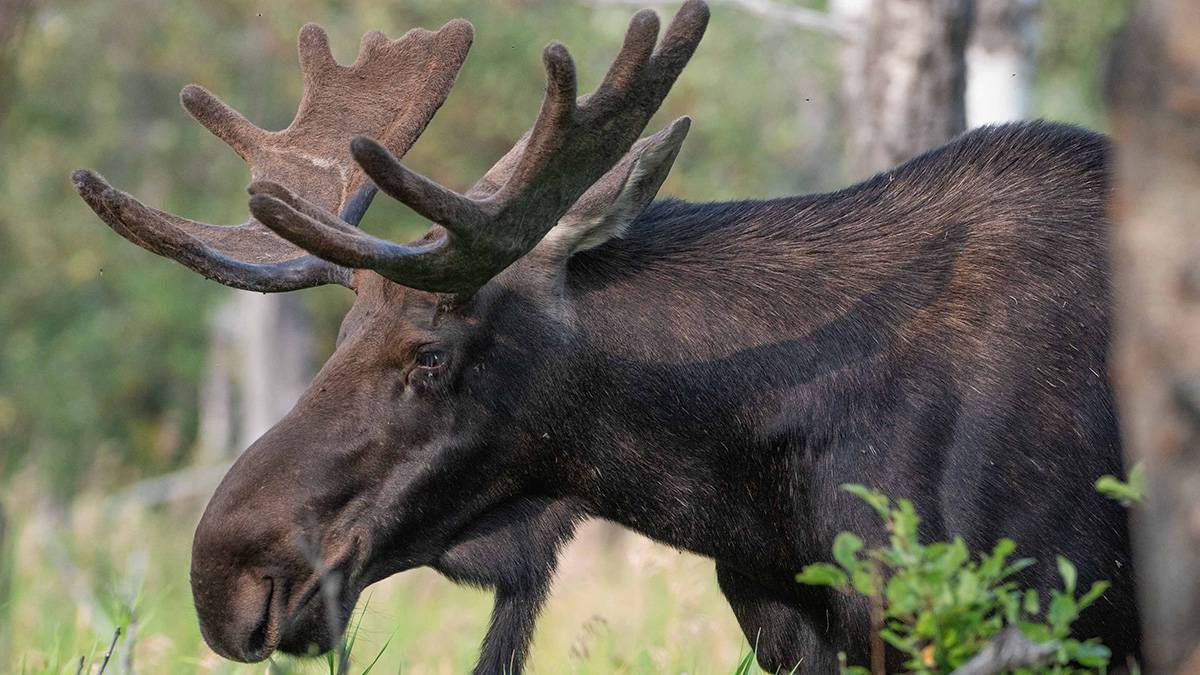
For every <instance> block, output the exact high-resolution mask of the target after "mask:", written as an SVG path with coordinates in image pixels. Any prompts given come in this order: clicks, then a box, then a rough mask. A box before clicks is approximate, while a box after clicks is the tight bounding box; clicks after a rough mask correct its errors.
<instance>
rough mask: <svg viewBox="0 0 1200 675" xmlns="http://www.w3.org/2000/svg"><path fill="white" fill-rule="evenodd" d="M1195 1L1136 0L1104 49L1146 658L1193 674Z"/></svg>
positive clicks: (1199, 109)
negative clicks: (1111, 49) (1139, 480)
mask: <svg viewBox="0 0 1200 675" xmlns="http://www.w3.org/2000/svg"><path fill="white" fill-rule="evenodd" d="M1198 35H1200V4H1197V3H1196V2H1194V1H1193V0H1146V1H1145V2H1143V3H1142V5H1141V7H1140V8H1139V11H1138V13H1137V17H1136V19H1135V21H1134V22H1133V24H1132V26H1131V28H1130V31H1129V34H1128V36H1127V40H1126V42H1125V45H1124V48H1123V49H1122V50H1121V52H1120V53H1119V54H1118V57H1117V58H1116V59H1114V65H1115V70H1114V79H1113V89H1112V96H1113V102H1114V129H1115V131H1116V138H1117V141H1118V163H1117V196H1116V201H1115V204H1114V213H1115V215H1116V217H1117V220H1118V221H1119V227H1118V228H1117V230H1116V233H1115V237H1114V244H1115V247H1114V249H1115V250H1114V260H1115V263H1116V270H1115V272H1116V280H1115V281H1116V285H1115V295H1116V301H1117V304H1118V312H1117V326H1116V328H1117V331H1116V334H1117V338H1116V345H1115V356H1116V376H1117V382H1118V385H1119V394H1120V397H1121V400H1120V404H1121V412H1122V417H1121V426H1122V428H1123V430H1124V434H1125V438H1126V451H1127V453H1128V454H1129V456H1130V458H1131V459H1133V460H1135V461H1143V462H1145V466H1146V477H1147V485H1146V495H1147V501H1146V505H1145V507H1144V512H1142V513H1140V514H1138V515H1139V517H1138V518H1137V522H1136V523H1135V528H1134V534H1135V536H1136V538H1137V545H1138V546H1137V560H1138V564H1139V580H1140V592H1141V594H1142V611H1143V613H1144V616H1143V624H1144V626H1145V634H1146V656H1147V659H1148V665H1149V666H1150V668H1149V669H1148V672H1155V673H1194V672H1200V219H1198V218H1197V215H1196V214H1197V213H1200V41H1198V40H1197V36H1198Z"/></svg>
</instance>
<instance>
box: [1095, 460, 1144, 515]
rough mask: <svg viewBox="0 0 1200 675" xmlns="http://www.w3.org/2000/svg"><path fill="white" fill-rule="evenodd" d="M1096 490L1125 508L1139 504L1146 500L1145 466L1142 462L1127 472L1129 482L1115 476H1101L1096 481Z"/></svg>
mask: <svg viewBox="0 0 1200 675" xmlns="http://www.w3.org/2000/svg"><path fill="white" fill-rule="evenodd" d="M1096 490H1097V491H1098V492H1099V493H1100V494H1102V495H1104V496H1105V497H1108V498H1109V499H1114V500H1116V501H1118V502H1120V503H1121V505H1122V506H1125V507H1129V506H1136V505H1138V504H1141V503H1142V502H1143V501H1145V499H1146V465H1145V464H1144V463H1142V462H1138V463H1137V464H1135V465H1134V467H1133V469H1131V470H1130V471H1129V482H1125V481H1122V480H1121V479H1120V478H1117V477H1116V476H1111V475H1104V476H1101V477H1100V478H1098V479H1097V480H1096Z"/></svg>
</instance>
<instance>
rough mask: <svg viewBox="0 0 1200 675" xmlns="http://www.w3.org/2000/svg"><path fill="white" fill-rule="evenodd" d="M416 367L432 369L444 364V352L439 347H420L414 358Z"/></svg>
mask: <svg viewBox="0 0 1200 675" xmlns="http://www.w3.org/2000/svg"><path fill="white" fill-rule="evenodd" d="M414 362H415V363H416V366H417V367H418V368H425V369H428V370H434V369H437V368H441V367H442V366H443V365H445V364H446V352H444V351H442V350H440V349H422V350H421V351H419V352H417V357H416V359H415V360H414Z"/></svg>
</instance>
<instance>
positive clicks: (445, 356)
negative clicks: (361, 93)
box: [192, 271, 552, 661]
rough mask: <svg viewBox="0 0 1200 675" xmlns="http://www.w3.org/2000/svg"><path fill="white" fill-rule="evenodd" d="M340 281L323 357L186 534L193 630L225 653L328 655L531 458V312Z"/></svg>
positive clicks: (482, 299) (514, 482)
mask: <svg viewBox="0 0 1200 675" xmlns="http://www.w3.org/2000/svg"><path fill="white" fill-rule="evenodd" d="M354 287H355V291H356V293H357V298H356V301H355V303H354V305H353V308H352V309H351V310H350V312H349V314H348V315H347V316H346V318H345V320H344V322H343V324H342V328H341V332H340V335H339V338H338V342H337V347H336V349H335V351H334V353H333V355H332V357H331V358H330V359H329V361H328V362H327V363H326V364H325V366H324V367H323V368H322V369H321V371H320V373H319V374H318V375H317V377H316V378H315V380H314V381H313V383H312V385H311V387H310V388H309V389H308V391H307V392H306V393H305V394H304V396H303V397H302V398H301V399H300V401H299V402H298V403H297V404H296V406H295V408H294V409H293V410H292V411H291V412H290V413H289V414H288V415H287V416H286V417H285V418H284V419H283V420H281V421H280V422H279V423H278V424H277V425H276V426H275V427H274V428H273V429H271V430H270V431H269V432H267V433H266V434H265V435H264V436H263V437H262V438H260V439H259V440H258V441H257V442H255V443H254V444H253V445H252V446H251V447H250V448H248V449H247V450H246V451H245V452H244V453H243V455H242V456H241V458H239V460H238V461H237V463H236V464H235V465H234V467H233V468H232V470H230V472H229V474H228V475H227V476H226V477H225V479H224V481H223V482H222V483H221V485H220V487H219V488H218V489H217V491H216V493H215V494H214V495H213V497H212V500H211V501H210V502H209V505H208V508H207V509H206V511H205V513H204V517H203V518H202V519H201V521H200V525H199V527H198V529H197V530H196V537H195V543H194V548H193V557H192V560H193V562H192V586H193V591H194V595H195V600H196V607H197V609H198V611H199V615H200V620H201V627H202V630H203V633H204V636H205V638H206V640H207V641H208V642H209V644H210V645H212V646H213V648H214V649H216V650H217V651H218V652H219V653H221V654H222V655H224V656H227V657H229V658H234V659H237V660H241V661H255V660H259V659H262V658H264V657H265V656H267V655H268V654H269V653H270V652H271V651H273V650H274V649H276V648H280V649H283V650H284V651H287V652H291V653H305V652H309V651H312V650H316V651H325V650H327V649H328V648H330V647H331V646H332V645H333V642H334V641H335V640H336V638H337V637H338V636H339V635H340V634H341V631H342V629H343V627H344V625H345V622H346V620H347V617H348V616H349V613H350V611H351V610H352V608H353V607H354V603H355V601H356V600H357V598H358V595H359V593H360V592H361V591H362V589H363V588H364V587H365V586H367V585H368V584H370V583H372V582H374V581H377V580H379V579H382V578H384V577H387V576H389V575H391V574H394V573H396V572H399V571H402V570H405V569H408V568H411V567H415V566H420V565H427V564H431V563H433V562H434V561H435V560H436V559H437V557H438V556H439V555H440V554H441V553H442V552H443V551H445V550H446V548H447V547H448V546H449V545H450V544H452V543H453V542H454V541H455V536H456V534H457V533H459V532H461V531H463V530H464V529H465V528H467V527H469V525H470V523H471V522H472V521H474V520H476V519H478V518H479V517H481V516H483V515H485V514H486V513H487V512H488V510H489V508H490V507H492V506H494V505H495V504H497V503H500V502H502V501H503V500H505V499H507V498H509V497H512V496H513V495H515V494H517V493H518V492H520V491H522V490H523V489H525V487H526V485H524V482H525V481H524V479H519V478H518V477H519V476H520V475H521V472H519V471H516V470H515V469H516V468H518V467H520V466H528V465H530V464H532V463H535V462H536V460H537V457H536V453H537V447H536V445H535V444H534V443H533V440H534V438H533V436H532V435H531V434H528V433H525V432H524V431H523V430H522V429H521V428H520V422H519V420H520V418H521V415H520V414H519V412H518V411H514V410H512V409H511V408H512V407H513V406H516V405H519V399H520V398H522V397H521V396H520V392H518V391H514V388H519V387H521V386H523V383H524V380H525V379H526V378H525V373H526V372H528V371H529V370H531V369H536V368H537V363H538V361H539V359H538V352H542V351H544V350H545V349H546V346H545V345H539V343H544V341H545V337H544V336H543V333H544V332H545V331H549V330H552V327H549V326H544V325H542V324H543V320H542V319H541V318H539V317H538V316H537V312H536V311H532V310H529V309H526V310H522V309H521V306H522V304H523V303H516V302H508V301H505V300H504V299H503V298H504V297H507V296H508V295H509V294H508V292H507V291H505V290H503V289H502V288H500V287H499V286H498V285H497V286H496V287H495V288H488V289H483V290H481V291H480V292H479V293H476V294H475V296H474V298H473V299H472V300H471V301H470V302H469V303H467V304H466V305H463V306H456V307H448V306H447V305H446V304H444V299H440V298H439V296H438V295H435V294H431V293H425V292H421V291H414V290H411V289H407V288H404V287H402V286H400V285H398V284H395V283H392V282H390V281H388V280H386V279H383V278H382V277H380V276H379V275H377V274H374V273H372V272H367V271H359V272H356V273H355V274H354ZM493 297H496V298H498V300H497V301H495V302H488V298H493ZM439 303H442V304H439ZM495 310H499V316H497V311H495ZM522 314H523V316H522Z"/></svg>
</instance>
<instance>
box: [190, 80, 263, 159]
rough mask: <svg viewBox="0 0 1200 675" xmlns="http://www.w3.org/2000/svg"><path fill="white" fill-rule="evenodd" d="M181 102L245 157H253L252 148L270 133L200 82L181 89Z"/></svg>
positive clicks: (210, 130) (217, 135)
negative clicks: (251, 154) (251, 155)
mask: <svg viewBox="0 0 1200 675" xmlns="http://www.w3.org/2000/svg"><path fill="white" fill-rule="evenodd" d="M179 103H180V104H181V105H182V106H183V108H184V110H187V111H188V114H189V115H191V116H192V117H193V118H195V120H196V121H197V122H199V123H200V124H202V125H204V128H205V129H208V130H209V132H211V133H212V135H213V136H216V137H217V138H219V139H221V140H222V141H225V144H226V145H228V146H229V147H231V148H233V149H234V151H235V152H237V154H239V155H241V157H242V158H243V159H250V152H251V151H252V150H253V149H254V148H256V147H258V146H259V145H261V144H262V141H263V138H264V137H266V135H267V132H265V131H263V130H262V129H259V128H258V127H257V126H255V125H254V124H252V123H251V122H250V120H248V119H246V118H245V117H243V116H242V114H241V113H239V112H238V111H236V110H234V109H233V108H231V107H229V106H228V105H226V104H225V102H224V101H222V100H221V99H219V98H217V97H216V96H214V95H213V94H212V92H210V91H209V90H207V89H205V88H204V87H201V86H200V85H198V84H189V85H188V86H186V87H184V88H183V91H181V92H179Z"/></svg>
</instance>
